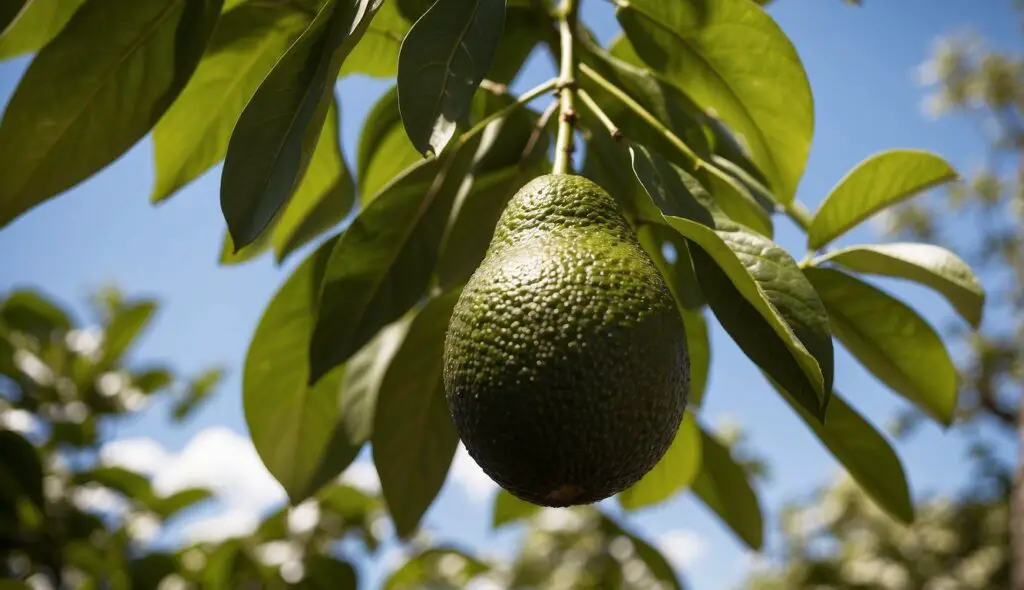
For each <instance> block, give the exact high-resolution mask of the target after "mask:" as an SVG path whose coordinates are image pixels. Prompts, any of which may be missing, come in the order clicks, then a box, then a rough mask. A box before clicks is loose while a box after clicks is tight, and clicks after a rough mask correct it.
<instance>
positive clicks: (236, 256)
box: [217, 220, 276, 266]
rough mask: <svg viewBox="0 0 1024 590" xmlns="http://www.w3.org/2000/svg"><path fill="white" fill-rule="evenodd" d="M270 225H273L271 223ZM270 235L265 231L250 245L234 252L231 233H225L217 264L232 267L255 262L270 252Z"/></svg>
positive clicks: (270, 233)
mask: <svg viewBox="0 0 1024 590" xmlns="http://www.w3.org/2000/svg"><path fill="white" fill-rule="evenodd" d="M275 221H276V220H275ZM271 223H272V224H273V222H271ZM271 235H272V232H271V231H265V232H263V233H261V234H260V235H259V236H258V237H257V238H256V239H255V240H253V242H252V243H251V244H249V245H248V246H246V247H244V248H242V249H240V250H237V251H236V249H235V244H234V242H232V241H231V233H230V232H228V231H225V232H224V241H223V242H222V244H221V247H220V258H219V259H218V261H217V263H218V264H221V265H223V266H234V265H236V264H245V263H246V262H251V261H253V260H256V259H257V258H259V257H260V256H263V255H264V254H266V253H267V252H269V251H270V248H271V243H270V238H271Z"/></svg>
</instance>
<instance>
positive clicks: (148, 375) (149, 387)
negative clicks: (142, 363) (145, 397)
mask: <svg viewBox="0 0 1024 590" xmlns="http://www.w3.org/2000/svg"><path fill="white" fill-rule="evenodd" d="M171 383H174V373H172V372H171V370H170V369H166V368H155V369H146V370H145V371H141V372H139V373H136V374H134V375H132V386H133V387H135V388H136V389H138V390H140V391H142V393H153V392H155V391H159V390H161V389H164V388H165V387H168V386H170V384H171Z"/></svg>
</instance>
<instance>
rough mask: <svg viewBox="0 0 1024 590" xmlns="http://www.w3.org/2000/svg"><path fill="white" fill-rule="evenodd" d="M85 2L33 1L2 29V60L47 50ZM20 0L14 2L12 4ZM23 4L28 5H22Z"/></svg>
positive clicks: (0, 52)
mask: <svg viewBox="0 0 1024 590" xmlns="http://www.w3.org/2000/svg"><path fill="white" fill-rule="evenodd" d="M83 2H85V0H31V1H30V2H28V4H27V6H25V8H24V10H22V11H21V12H20V13H19V14H18V18H17V19H16V20H14V21H12V22H10V27H8V28H7V29H6V30H4V27H3V26H0V31H2V32H3V34H2V35H0V60H4V59H9V58H12V57H15V56H17V55H21V54H23V53H32V52H34V51H38V50H40V49H42V48H43V46H44V45H46V44H47V43H49V42H50V40H51V39H53V38H54V37H56V36H57V33H59V32H60V31H61V29H63V28H64V25H66V24H67V22H68V20H70V19H71V15H72V14H74V13H75V11H76V10H78V7H79V6H81V5H82V3H83ZM18 3H19V0H14V1H13V2H11V4H12V5H16V4H18ZM22 4H24V3H23V2H22Z"/></svg>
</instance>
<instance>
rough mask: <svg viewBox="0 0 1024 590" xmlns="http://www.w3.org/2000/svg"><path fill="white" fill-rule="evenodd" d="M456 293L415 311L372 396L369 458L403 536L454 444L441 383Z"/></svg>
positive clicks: (437, 482)
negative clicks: (373, 413)
mask: <svg viewBox="0 0 1024 590" xmlns="http://www.w3.org/2000/svg"><path fill="white" fill-rule="evenodd" d="M459 293H460V291H452V292H449V293H445V294H444V295H441V296H439V297H436V298H434V299H431V300H430V301H429V302H428V303H427V304H426V305H425V306H424V307H423V309H421V310H420V312H419V313H418V314H416V317H415V318H414V319H413V320H412V324H411V325H410V326H409V332H408V333H407V334H406V336H405V340H403V341H402V344H401V345H400V346H399V347H398V351H397V352H396V353H395V356H394V358H393V359H392V360H391V364H390V365H389V366H388V369H387V372H386V373H385V374H384V380H383V381H382V382H381V386H380V395H379V396H378V398H377V413H376V416H375V418H374V424H373V436H372V438H371V443H372V446H373V462H374V464H375V465H376V466H377V473H378V474H380V483H381V489H382V490H383V493H384V499H385V501H386V502H387V504H388V510H389V511H390V512H391V517H392V519H393V520H394V522H395V529H396V531H397V533H398V535H399V536H400V537H402V538H406V537H408V536H409V535H410V534H411V533H412V532H414V531H415V530H416V527H417V526H418V525H419V522H420V519H421V518H422V517H423V514H424V513H425V512H426V511H427V509H428V508H429V507H430V505H431V504H432V503H433V501H434V498H435V497H436V496H437V493H438V492H439V491H440V490H441V486H442V485H443V484H444V480H445V477H446V476H447V475H448V468H449V466H450V465H451V463H452V458H453V457H454V456H455V448H456V446H457V445H458V443H459V435H458V433H457V432H456V430H455V424H454V423H453V422H452V418H451V416H450V415H449V413H448V402H447V401H446V400H445V393H444V385H443V383H442V381H441V369H442V364H443V363H442V357H443V353H444V337H445V333H446V332H447V330H448V320H449V319H450V318H451V314H452V310H453V309H454V307H455V303H456V302H457V301H458V296H459Z"/></svg>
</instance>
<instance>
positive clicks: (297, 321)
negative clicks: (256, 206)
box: [242, 239, 361, 503]
mask: <svg viewBox="0 0 1024 590" xmlns="http://www.w3.org/2000/svg"><path fill="white" fill-rule="evenodd" d="M335 242H337V239H331V240H329V241H327V242H325V243H324V244H323V245H321V246H320V247H319V248H318V249H317V250H316V251H315V252H314V253H313V254H312V255H311V256H310V257H309V258H307V259H306V260H305V261H304V262H303V263H302V264H301V265H300V266H299V267H298V268H297V269H296V270H295V272H294V273H292V276H291V277H290V278H289V279H288V281H287V282H285V284H284V285H283V286H282V287H281V289H280V290H279V291H278V292H277V294H276V295H274V298H273V300H271V302H270V304H269V305H268V306H267V309H266V310H265V311H264V312H263V317H262V318H261V319H260V323H259V326H258V327H257V328H256V333H255V334H254V335H253V338H252V342H251V343H250V344H249V351H248V354H247V356H246V359H245V371H244V374H243V380H242V399H243V402H244V407H245V418H246V423H247V424H248V426H249V432H250V434H251V436H252V441H253V445H255V447H256V451H257V452H258V453H259V455H260V458H261V459H262V460H263V464H264V465H266V466H267V469H268V470H269V471H270V473H271V474H272V475H273V476H274V478H275V479H277V481H279V482H280V483H281V485H282V486H284V489H285V491H286V492H287V493H288V496H289V498H290V499H291V501H292V502H293V503H298V502H300V501H302V500H303V499H305V498H307V497H308V496H309V495H310V494H312V493H313V492H315V491H316V489H317V488H319V487H320V486H321V485H323V483H325V482H326V480H327V479H330V478H331V477H332V475H331V474H330V473H327V475H326V476H324V475H323V473H322V472H323V471H324V468H323V466H322V465H321V464H322V463H324V464H327V465H329V466H330V467H331V469H327V470H326V471H328V472H331V471H333V473H335V474H336V473H339V472H341V470H342V469H344V467H345V466H346V465H348V464H349V463H351V462H352V460H353V459H354V458H355V456H356V455H357V454H358V452H359V448H360V447H361V445H358V446H357V445H350V444H347V441H345V440H343V439H339V438H336V437H333V436H332V435H333V433H334V430H335V426H336V424H337V423H338V419H339V401H338V397H339V396H338V391H339V387H340V384H341V380H342V376H343V373H344V369H343V368H341V367H339V368H337V369H336V370H334V371H332V372H331V374H330V375H328V376H327V377H326V378H324V379H322V380H320V382H319V383H317V384H316V385H315V386H308V385H307V383H309V354H308V350H309V349H308V347H309V339H310V337H311V336H312V333H313V325H314V320H315V317H316V316H315V309H316V297H317V293H318V291H319V286H320V278H321V277H322V276H323V273H324V270H325V268H326V266H327V259H328V257H329V256H330V253H331V249H332V247H333V246H334V244H335Z"/></svg>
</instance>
